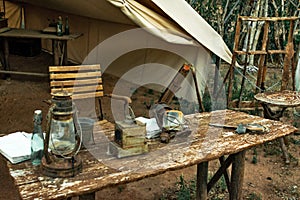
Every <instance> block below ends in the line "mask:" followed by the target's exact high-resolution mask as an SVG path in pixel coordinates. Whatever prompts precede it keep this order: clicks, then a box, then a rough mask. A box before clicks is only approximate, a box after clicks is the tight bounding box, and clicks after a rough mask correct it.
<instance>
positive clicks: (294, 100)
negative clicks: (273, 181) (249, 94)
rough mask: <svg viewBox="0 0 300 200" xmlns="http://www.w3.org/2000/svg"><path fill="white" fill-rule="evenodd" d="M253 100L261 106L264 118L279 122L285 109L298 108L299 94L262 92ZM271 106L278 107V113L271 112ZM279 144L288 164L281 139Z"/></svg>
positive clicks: (293, 92) (286, 91)
mask: <svg viewBox="0 0 300 200" xmlns="http://www.w3.org/2000/svg"><path fill="white" fill-rule="evenodd" d="M254 98H255V99H256V100H258V101H259V102H260V103H261V104H262V106H263V109H264V117H265V118H267V119H272V120H278V121H279V120H280V118H281V117H282V116H283V112H284V111H285V110H286V109H287V108H290V107H297V106H300V92H297V91H290V90H284V91H277V92H264V93H258V94H256V95H255V96H254ZM271 106H277V107H279V111H273V110H272V108H271ZM279 142H280V146H281V149H282V152H283V156H284V159H285V162H286V163H287V164H288V163H289V162H290V160H289V155H288V152H287V148H286V146H285V142H284V138H283V137H281V138H280V139H279Z"/></svg>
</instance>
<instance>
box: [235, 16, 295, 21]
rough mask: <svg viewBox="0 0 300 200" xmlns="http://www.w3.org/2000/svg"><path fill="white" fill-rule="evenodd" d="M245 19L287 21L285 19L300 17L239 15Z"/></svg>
mask: <svg viewBox="0 0 300 200" xmlns="http://www.w3.org/2000/svg"><path fill="white" fill-rule="evenodd" d="M238 18H239V19H241V20H244V21H273V22H275V21H285V20H292V21H294V20H297V19H299V17H248V16H239V17H238Z"/></svg>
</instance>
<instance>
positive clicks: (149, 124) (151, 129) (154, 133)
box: [135, 117, 161, 139]
mask: <svg viewBox="0 0 300 200" xmlns="http://www.w3.org/2000/svg"><path fill="white" fill-rule="evenodd" d="M135 120H136V121H137V122H139V123H143V124H146V131H147V133H146V138H147V139H152V138H156V137H159V135H160V132H161V129H160V128H159V126H158V124H157V122H156V119H155V118H150V119H148V118H145V117H137V118H135Z"/></svg>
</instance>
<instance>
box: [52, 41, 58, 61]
mask: <svg viewBox="0 0 300 200" xmlns="http://www.w3.org/2000/svg"><path fill="white" fill-rule="evenodd" d="M52 53H53V64H54V65H56V66H58V65H59V48H58V41H57V40H52Z"/></svg>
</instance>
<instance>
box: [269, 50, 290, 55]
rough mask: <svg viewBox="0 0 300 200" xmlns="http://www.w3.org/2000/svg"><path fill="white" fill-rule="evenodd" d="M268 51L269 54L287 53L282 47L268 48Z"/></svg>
mask: <svg viewBox="0 0 300 200" xmlns="http://www.w3.org/2000/svg"><path fill="white" fill-rule="evenodd" d="M268 53H269V54H284V53H286V50H281V49H278V50H275V49H274V50H268Z"/></svg>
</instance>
